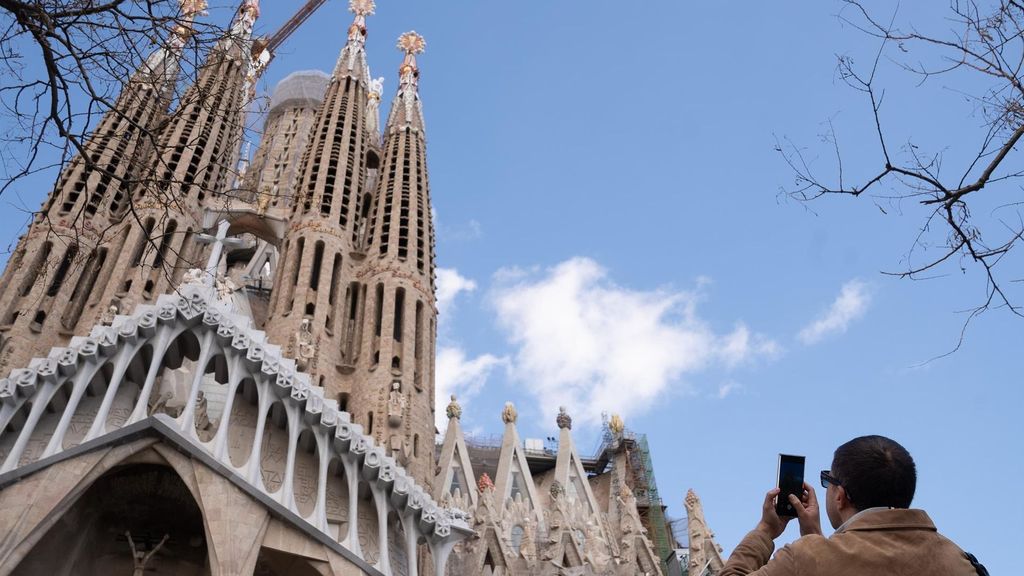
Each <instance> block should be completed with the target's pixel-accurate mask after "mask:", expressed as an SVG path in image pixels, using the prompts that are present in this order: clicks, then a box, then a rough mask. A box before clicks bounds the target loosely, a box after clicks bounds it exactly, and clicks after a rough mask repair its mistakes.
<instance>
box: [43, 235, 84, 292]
mask: <svg viewBox="0 0 1024 576" xmlns="http://www.w3.org/2000/svg"><path fill="white" fill-rule="evenodd" d="M77 255H78V244H72V245H70V246H68V249H67V250H66V251H65V252H64V258H63V259H62V260H61V261H60V265H59V266H57V272H56V273H54V275H53V280H52V281H51V282H50V288H49V289H48V290H47V291H46V295H47V296H56V295H57V293H58V292H60V287H61V286H62V285H63V284H64V279H65V278H66V277H67V275H68V271H69V270H71V265H72V264H73V263H74V261H75V256H77Z"/></svg>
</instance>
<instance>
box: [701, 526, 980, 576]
mask: <svg viewBox="0 0 1024 576" xmlns="http://www.w3.org/2000/svg"><path fill="white" fill-rule="evenodd" d="M774 549H775V544H774V543H773V542H772V541H771V540H769V539H768V537H767V536H765V535H764V534H761V533H759V532H756V531H755V532H751V533H749V534H747V536H746V537H745V538H744V539H743V541H742V542H740V544H739V546H737V547H736V550H734V551H733V553H732V556H730V557H729V561H728V562H726V563H725V569H724V570H723V571H722V572H721V573H720V574H719V576H738V575H743V574H753V575H755V576H790V575H792V576H819V575H820V576H875V575H886V576H976V575H977V572H976V571H975V569H974V566H972V565H971V563H970V562H969V561H968V560H967V559H966V558H965V557H964V553H963V551H962V550H960V548H959V547H958V546H957V545H956V544H954V543H953V542H951V541H950V540H948V539H947V538H945V537H943V536H942V535H940V534H939V533H938V532H937V531H936V530H935V525H934V524H932V520H931V518H929V517H928V514H926V513H925V511H924V510H888V509H883V510H870V511H867V512H864V513H861V514H860V515H858V516H857V517H856V518H853V519H851V521H850V522H848V523H847V524H846V525H845V526H843V527H841V528H840V529H839V530H837V531H836V533H835V534H833V535H832V536H831V537H830V538H825V537H823V536H804V537H803V538H800V539H799V540H797V541H795V542H793V543H791V544H787V545H785V546H783V547H782V549H780V550H779V551H778V553H777V554H775V558H772V559H771V561H769V558H770V557H771V555H772V550H774Z"/></svg>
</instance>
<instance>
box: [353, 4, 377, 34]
mask: <svg viewBox="0 0 1024 576" xmlns="http://www.w3.org/2000/svg"><path fill="white" fill-rule="evenodd" d="M376 8H377V5H376V4H375V3H374V1H373V0H349V2H348V11H349V12H351V13H353V14H355V15H356V17H355V18H354V19H353V20H352V25H351V26H349V27H348V41H349V42H358V43H359V44H363V43H364V42H366V17H367V16H372V15H373V11H374V9H376Z"/></svg>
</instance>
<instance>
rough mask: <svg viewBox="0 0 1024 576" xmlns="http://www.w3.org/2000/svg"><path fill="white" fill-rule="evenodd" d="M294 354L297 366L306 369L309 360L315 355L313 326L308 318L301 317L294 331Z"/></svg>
mask: <svg viewBox="0 0 1024 576" xmlns="http://www.w3.org/2000/svg"><path fill="white" fill-rule="evenodd" d="M294 340H295V355H296V360H298V365H299V368H300V369H302V370H306V369H308V367H309V362H310V360H312V359H313V358H314V357H315V356H316V343H315V342H314V340H313V326H312V323H311V322H310V320H309V318H303V319H302V324H301V325H300V326H299V330H298V332H296V333H295V337H294Z"/></svg>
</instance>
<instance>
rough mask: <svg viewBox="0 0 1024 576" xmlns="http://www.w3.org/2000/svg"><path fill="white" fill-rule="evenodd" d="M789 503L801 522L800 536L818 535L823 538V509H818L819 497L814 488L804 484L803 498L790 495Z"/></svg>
mask: <svg viewBox="0 0 1024 576" xmlns="http://www.w3.org/2000/svg"><path fill="white" fill-rule="evenodd" d="M789 503H790V504H792V505H793V509H795V510H796V517H797V519H798V520H799V521H800V535H801V536H807V535H809V534H817V535H819V536H821V509H820V508H818V495H817V494H815V493H814V487H813V486H811V485H810V484H808V483H807V482H804V496H803V498H797V497H796V495H795V494H790V495H789Z"/></svg>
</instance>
